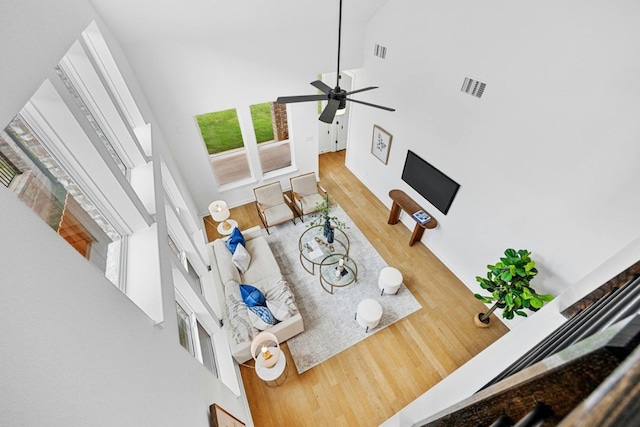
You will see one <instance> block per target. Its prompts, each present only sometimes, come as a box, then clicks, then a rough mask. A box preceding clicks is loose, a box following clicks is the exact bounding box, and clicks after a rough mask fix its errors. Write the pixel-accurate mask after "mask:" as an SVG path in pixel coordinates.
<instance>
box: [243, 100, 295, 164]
mask: <svg viewBox="0 0 640 427" xmlns="http://www.w3.org/2000/svg"><path fill="white" fill-rule="evenodd" d="M249 108H250V111H251V122H252V124H253V131H254V133H255V136H256V142H257V143H258V154H259V156H260V167H261V168H262V173H263V174H265V173H268V172H273V171H275V170H278V169H284V168H286V167H289V166H291V147H290V143H289V125H288V120H287V106H286V105H284V104H278V103H276V102H264V103H262V104H255V105H251V106H250V107H249Z"/></svg>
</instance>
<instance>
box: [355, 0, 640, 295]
mask: <svg viewBox="0 0 640 427" xmlns="http://www.w3.org/2000/svg"><path fill="white" fill-rule="evenodd" d="M638 16H640V4H638V3H637V2H633V1H625V0H617V1H615V2H614V3H613V4H612V3H606V4H605V3H603V2H589V3H587V4H585V3H584V2H579V1H569V2H562V3H560V4H559V3H557V2H550V1H543V2H539V1H536V2H533V1H527V2H518V3H517V4H514V3H512V2H508V1H494V2H488V3H487V2H475V1H470V0H469V1H457V2H420V1H417V0H414V1H397V0H391V1H389V2H388V3H387V5H386V6H385V7H384V8H383V9H382V10H381V11H380V13H378V14H377V15H376V17H375V18H374V19H373V20H372V21H371V22H370V23H369V26H368V33H367V36H366V41H365V57H364V71H363V73H362V75H361V76H360V77H359V83H358V86H368V85H376V86H380V89H378V90H376V91H370V92H367V93H366V94H367V97H366V98H365V96H364V94H363V96H362V99H364V100H368V101H370V102H374V103H379V104H384V105H389V106H391V107H395V108H396V109H397V112H395V113H388V112H384V111H381V110H375V109H370V108H367V107H360V106H358V108H354V109H353V111H352V121H351V135H350V146H349V151H350V153H349V159H350V161H348V166H349V167H350V168H351V169H352V170H353V172H354V173H355V174H356V175H357V176H358V177H359V178H360V179H361V180H362V181H364V182H365V183H366V185H367V186H368V187H369V188H371V189H372V190H373V191H374V193H375V194H376V195H377V196H378V197H379V198H380V199H381V200H383V201H385V202H386V203H387V204H388V205H389V206H390V199H389V197H388V192H389V190H390V189H392V188H400V189H403V190H405V191H406V192H407V193H408V194H410V195H412V196H413V197H414V198H415V200H416V201H417V202H418V203H419V204H421V205H422V206H423V207H424V208H426V209H427V210H428V211H429V212H430V213H431V214H432V215H433V216H434V217H435V218H436V219H437V220H438V223H439V225H438V227H437V228H436V229H435V230H428V231H427V232H426V233H425V235H424V237H423V238H422V242H423V243H424V244H425V245H427V246H428V247H429V248H430V249H431V250H432V251H433V252H434V253H435V254H436V255H437V256H438V257H439V258H440V259H441V260H442V261H444V262H445V263H446V264H447V265H448V266H449V267H450V268H451V270H452V271H453V272H454V273H455V274H456V275H458V276H459V277H460V279H462V280H463V281H464V283H465V284H466V285H467V286H469V287H470V288H471V289H474V290H478V289H479V287H477V286H476V282H475V276H476V275H483V274H484V272H485V266H486V265H487V264H489V263H493V262H495V261H497V260H498V258H499V256H500V255H501V254H502V252H503V251H504V249H506V248H507V247H514V248H515V249H521V248H525V249H529V250H531V251H532V253H533V258H534V259H535V260H536V261H537V263H538V266H539V270H540V271H541V273H540V274H539V277H538V278H537V279H536V281H535V282H534V283H535V285H536V286H535V287H536V289H537V290H538V291H540V292H550V293H552V294H554V295H558V294H560V293H561V292H562V291H563V290H565V289H567V288H568V287H569V286H570V285H572V284H574V283H576V282H577V281H578V280H579V279H580V278H582V277H584V276H585V275H586V274H588V273H589V272H590V271H591V270H593V269H594V268H595V267H596V266H598V265H600V264H602V263H603V262H604V261H605V260H606V259H608V258H609V257H611V255H612V254H614V253H616V252H617V251H618V250H619V249H620V248H622V247H624V246H626V245H627V244H629V242H631V241H632V240H633V239H635V238H636V237H638V235H639V231H638V228H637V218H638V216H639V214H640V199H639V198H638V197H636V195H637V194H638V192H639V190H640V179H638V178H639V175H640V172H638V168H637V166H636V165H635V160H636V159H637V158H638V156H639V155H640V144H638V137H639V136H640V121H639V120H638V117H639V116H640V103H638V101H637V99H638V94H639V93H640V81H639V80H638V79H637V74H638V68H639V67H640V61H638V55H637V48H636V40H638V38H639V37H640V27H638V26H637V25H636V23H637V19H638ZM374 43H380V44H382V45H384V46H386V47H387V48H388V51H387V59H386V60H380V59H379V58H376V57H373V55H372V54H371V52H372V51H373V44H374ZM467 76H469V77H472V78H475V79H479V80H481V81H484V82H486V83H487V84H488V86H487V88H486V90H485V93H484V95H483V97H482V99H477V98H474V97H471V96H469V95H466V94H463V93H461V92H460V88H461V86H462V83H463V80H464V78H465V77H467ZM373 124H377V125H380V126H382V127H383V128H384V129H386V130H387V131H389V132H391V134H393V142H392V145H391V155H390V157H389V163H388V165H386V166H385V165H383V164H382V163H381V162H379V161H378V160H377V159H376V158H374V157H373V156H372V155H371V154H370V146H371V129H372V126H373ZM408 149H411V150H413V151H415V152H416V153H417V154H418V155H420V156H421V157H423V158H424V159H425V160H427V161H428V162H430V163H432V164H433V165H434V166H436V167H438V168H439V169H440V170H442V171H443V172H444V173H446V174H447V175H449V176H450V177H451V178H453V179H454V180H456V181H457V182H458V183H459V184H460V185H461V187H460V190H459V192H458V194H457V196H456V198H455V200H454V202H453V205H452V206H451V209H450V211H449V213H448V214H447V215H446V216H444V215H443V214H441V213H440V212H439V211H438V210H437V209H435V208H434V207H433V206H432V205H430V204H429V203H428V202H427V201H426V200H425V199H423V198H422V197H421V196H419V195H418V194H417V193H416V192H415V191H413V190H412V189H411V188H410V187H409V186H408V185H407V184H405V183H404V182H403V181H402V180H401V178H400V175H401V171H402V167H403V164H404V159H405V156H406V152H407V150H408ZM351 159H358V162H355V161H351ZM409 223H411V221H407V224H409Z"/></svg>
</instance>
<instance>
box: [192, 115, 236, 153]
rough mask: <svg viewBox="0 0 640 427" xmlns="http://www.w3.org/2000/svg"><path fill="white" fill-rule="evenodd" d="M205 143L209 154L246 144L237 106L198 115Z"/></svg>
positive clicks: (197, 118)
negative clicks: (241, 130)
mask: <svg viewBox="0 0 640 427" xmlns="http://www.w3.org/2000/svg"><path fill="white" fill-rule="evenodd" d="M196 120H197V121H198V126H199V127H200V133H201V134H202V139H204V145H205V146H206V147H207V151H208V152H209V154H217V153H222V152H224V151H228V150H233V149H235V148H240V147H243V146H244V142H243V140H242V132H240V122H238V115H237V114H236V110H235V108H233V109H231V110H224V111H216V112H214V113H207V114H202V115H199V116H196Z"/></svg>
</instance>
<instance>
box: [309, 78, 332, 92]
mask: <svg viewBox="0 0 640 427" xmlns="http://www.w3.org/2000/svg"><path fill="white" fill-rule="evenodd" d="M311 86H313V87H315V88H316V89H318V90H320V91H322V92H323V93H329V92H331V88H330V87H329V86H328V85H327V84H325V82H323V81H320V80H316V81H315V82H311Z"/></svg>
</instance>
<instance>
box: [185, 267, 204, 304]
mask: <svg viewBox="0 0 640 427" xmlns="http://www.w3.org/2000/svg"><path fill="white" fill-rule="evenodd" d="M185 261H186V263H187V273H189V278H190V280H191V283H193V285H194V286H195V288H196V289H197V290H198V292H199V293H200V295H202V282H201V281H200V276H199V275H198V272H197V271H196V269H195V268H193V265H191V262H189V260H188V259H187V260H185Z"/></svg>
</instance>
